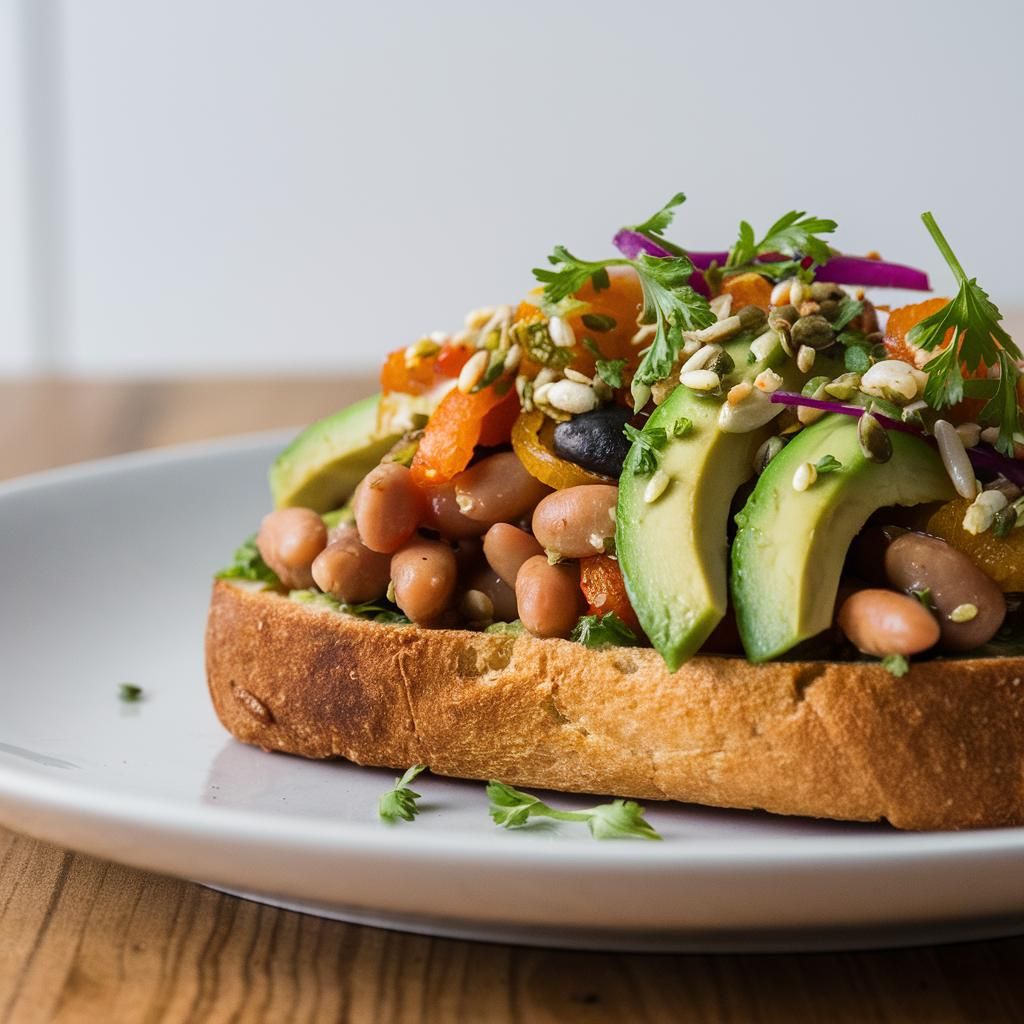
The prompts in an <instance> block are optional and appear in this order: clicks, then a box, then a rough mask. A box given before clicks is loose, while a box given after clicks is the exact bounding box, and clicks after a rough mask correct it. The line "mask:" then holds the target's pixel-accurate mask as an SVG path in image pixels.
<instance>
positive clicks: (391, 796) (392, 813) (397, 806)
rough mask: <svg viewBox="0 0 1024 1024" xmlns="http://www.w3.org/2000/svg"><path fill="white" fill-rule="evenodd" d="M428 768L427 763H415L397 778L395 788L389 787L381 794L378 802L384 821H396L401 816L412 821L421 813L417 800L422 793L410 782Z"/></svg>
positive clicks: (379, 811) (378, 808) (379, 812)
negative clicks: (412, 787)
mask: <svg viewBox="0 0 1024 1024" xmlns="http://www.w3.org/2000/svg"><path fill="white" fill-rule="evenodd" d="M426 769H427V766H426V765H425V764H414V765H413V766H412V767H411V768H410V769H408V771H406V773H405V774H404V775H403V776H402V777H401V778H400V779H395V787H394V789H389V790H388V791H387V792H386V793H385V794H383V796H381V798H380V802H379V803H378V804H377V813H378V814H379V815H380V817H381V818H382V819H383V820H384V821H390V822H396V821H398V819H399V818H401V819H402V820H403V821H412V820H413V818H415V817H416V815H417V814H419V808H418V807H417V806H416V801H417V800H419V798H420V794H419V793H417V792H416V791H415V790H413V789H410V788H409V783H410V782H412V781H413V779H415V778H416V776H417V775H419V774H420V773H421V772H424V771H426Z"/></svg>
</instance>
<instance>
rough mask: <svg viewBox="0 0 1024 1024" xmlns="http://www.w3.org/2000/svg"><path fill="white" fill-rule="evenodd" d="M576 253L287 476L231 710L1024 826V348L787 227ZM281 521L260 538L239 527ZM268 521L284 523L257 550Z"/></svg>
mask: <svg viewBox="0 0 1024 1024" xmlns="http://www.w3.org/2000/svg"><path fill="white" fill-rule="evenodd" d="M682 201H683V197H682V196H681V195H679V196H676V197H674V198H673V200H672V201H671V202H670V203H669V204H668V205H667V206H666V207H665V208H663V209H662V210H660V211H659V212H658V213H656V214H655V215H654V216H653V217H651V218H650V219H649V220H647V221H646V222H644V223H643V224H640V225H637V226H635V227H632V228H627V229H623V230H621V231H620V232H619V233H618V234H617V235H616V236H615V244H616V246H617V248H618V250H619V251H620V253H621V255H620V256H616V257H615V258H610V259H601V260H596V261H586V260H582V259H578V258H577V257H576V256H574V255H573V254H572V253H570V252H569V251H568V250H567V249H565V248H562V247H558V248H556V249H555V250H554V253H553V254H552V256H551V257H550V260H549V262H550V266H549V267H548V268H545V269H539V270H536V271H535V276H536V277H537V279H538V281H539V282H540V287H538V288H537V289H536V290H535V291H533V292H531V293H530V294H528V295H527V296H526V297H525V298H524V299H523V300H522V301H521V302H519V304H518V305H510V306H498V307H494V308H487V309H480V310H477V311H475V312H472V313H470V314H469V315H468V316H467V317H466V323H465V327H464V329H462V330H460V331H459V332H458V333H455V334H452V335H448V334H441V333H436V334H431V335H429V336H427V337H424V338H422V339H420V340H418V341H415V342H414V343H412V344H410V345H408V346H407V347H403V348H400V349H398V350H397V351H395V352H392V353H391V355H390V356H389V357H388V359H387V361H386V363H385V365H384V368H383V370H382V372H381V389H380V395H379V396H375V397H370V398H367V399H365V400H364V401H361V402H359V403H357V404H356V405H354V406H352V407H350V408H348V409H345V410H343V411H341V412H339V413H337V414H336V415H334V416H331V417H329V418H328V419H325V420H323V421H322V422H320V423H317V424H315V425H313V426H311V427H310V428H308V429H307V430H306V431H305V432H304V433H302V434H301V435H300V436H299V437H298V438H297V439H296V440H295V441H294V442H293V443H292V444H291V445H290V446H289V447H288V448H287V449H286V450H285V451H283V452H282V453H281V454H280V456H279V457H278V458H277V460H276V462H275V463H274V464H273V466H272V468H271V470H270V484H271V491H272V495H273V503H274V510H273V511H271V512H270V513H269V514H268V515H267V516H266V518H265V519H264V520H263V522H262V525H261V526H260V527H259V532H258V533H257V534H256V535H255V537H254V538H253V539H252V540H250V541H248V542H247V543H246V544H245V545H243V546H242V548H240V549H239V551H238V553H237V555H236V559H235V563H234V565H233V566H232V567H231V568H229V569H227V570H225V571H224V572H222V573H220V574H219V576H218V580H217V582H216V583H215V586H214V593H213V601H212V606H211V609H210V616H209V625H208V632H207V666H208V674H209V684H210V691H211V694H212V697H213V701H214V704H215V706H216V709H217V713H218V714H219V716H220V718H221V720H222V722H223V723H224V725H225V726H226V727H227V728H228V729H229V730H230V731H231V732H232V733H233V734H234V735H235V736H236V737H237V738H239V739H240V740H243V741H245V742H247V743H254V744H258V745H259V746H261V747H264V748H267V749H269V750H281V751H288V752H290V753H294V754H300V755H303V756H306V757H313V758H327V757H342V758H347V759H349V760H351V761H354V762H356V763H359V764H367V765H386V766H391V767H395V768H406V767H408V766H410V765H414V764H425V765H428V766H429V767H430V768H431V769H432V770H433V771H434V772H437V773H441V774H445V775H453V776H459V777H465V778H478V779H487V778H500V779H502V780H504V781H505V782H507V783H510V784H512V785H528V786H539V787H544V788H548V789H555V790H571V791H579V792H590V793H602V794H611V795H614V796H622V797H644V798H648V799H667V800H679V801H690V802H697V803H702V804H711V805H718V806H726V807H743V808H763V809H766V810H768V811H773V812H777V813H783V814H803V815H814V816H820V817H829V818H846V819H859V820H876V819H886V820H888V821H889V822H891V823H892V824H893V825H896V826H898V827H900V828H910V829H926V828H962V827H971V826H994V825H1004V824H1021V823H1024V686H1022V685H1021V680H1022V678H1024V620H1022V619H1021V613H1020V611H1019V605H1020V599H1019V596H1018V595H1019V594H1020V593H1022V592H1024V531H1022V530H1019V529H1017V527H1018V526H1021V525H1024V497H1022V487H1024V461H1022V459H1024V433H1022V428H1021V422H1020V412H1019V406H1020V400H1019V394H1020V387H1019V383H1020V377H1021V374H1020V369H1019V361H1020V360H1021V358H1022V356H1021V352H1020V350H1019V349H1018V348H1017V346H1016V345H1015V344H1014V342H1013V341H1012V339H1011V338H1010V337H1009V335H1008V334H1007V333H1006V331H1005V329H1004V328H1003V327H1002V326H1001V324H1000V319H1001V317H1000V313H999V311H998V310H997V309H996V307H995V306H994V305H993V304H992V302H991V301H990V300H989V298H988V296H987V295H986V293H985V292H984V291H983V290H982V289H981V287H980V286H979V285H978V284H977V283H976V281H975V280H974V279H971V278H968V277H967V275H966V273H965V272H964V271H963V269H962V268H961V266H960V264H959V262H958V261H957V259H956V257H955V256H954V255H953V253H952V251H951V249H950V247H949V245H948V244H947V242H946V240H945V239H944V237H943V236H942V234H941V233H940V231H939V229H938V226H937V225H936V223H935V221H934V219H933V218H932V217H931V215H930V214H926V215H925V216H924V218H923V219H924V221H925V224H926V226H927V228H928V229H929V231H930V232H931V234H932V236H933V238H934V239H935V241H936V243H937V245H938V247H939V249H940V251H941V252H942V255H943V256H944V257H945V260H946V262H947V263H948V265H949V267H950V269H951V271H952V273H953V275H954V277H955V284H954V287H955V289H956V292H955V295H954V297H953V298H952V300H950V299H946V298H928V299H926V300H925V301H922V302H918V303H915V304H913V305H907V306H902V307H900V308H897V309H892V310H889V309H888V307H887V306H885V305H883V304H881V302H882V301H884V293H876V292H872V293H871V295H872V299H871V300H869V299H868V298H867V297H866V296H865V292H864V289H865V288H897V289H904V290H906V289H916V290H920V291H927V290H928V289H929V285H928V282H927V279H926V278H925V276H924V275H923V274H922V273H920V272H919V271H916V270H913V269H912V268H909V267H904V266H900V265H897V264H892V263H886V262H883V261H882V260H880V259H879V258H878V257H877V256H873V255H872V256H867V257H852V256H845V255H841V254H840V253H838V252H837V251H836V250H834V249H833V248H831V247H830V245H829V244H828V242H826V241H825V240H824V239H823V236H826V235H829V234H830V233H831V232H833V231H834V229H835V227H836V225H835V222H834V221H831V220H825V219H819V218H815V217H809V216H806V215H804V214H802V213H796V212H793V213H789V214H787V215H786V216H784V217H782V218H780V220H779V221H778V222H777V223H776V224H774V225H772V227H771V228H770V229H769V230H768V231H767V232H766V233H765V234H764V236H763V237H759V236H758V235H757V233H755V231H754V230H753V229H752V228H751V227H750V225H749V224H747V223H745V222H744V223H742V224H741V225H740V231H739V238H738V240H737V242H736V244H735V245H734V246H733V247H732V249H730V250H729V251H728V252H727V253H726V252H721V253H697V252H688V251H686V250H684V249H682V248H680V247H679V246H678V245H675V244H673V243H672V242H670V241H668V240H667V239H666V238H665V230H666V228H667V227H668V226H669V224H670V222H671V220H672V215H673V212H674V211H675V208H676V207H678V205H679V204H680V203H681V202H682ZM245 525H246V524H239V526H240V532H242V531H244V528H245ZM252 525H255V524H252Z"/></svg>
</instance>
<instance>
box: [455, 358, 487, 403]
mask: <svg viewBox="0 0 1024 1024" xmlns="http://www.w3.org/2000/svg"><path fill="white" fill-rule="evenodd" d="M489 361H490V356H489V354H488V353H487V352H485V351H484V350H483V349H481V350H480V351H479V352H474V353H473V354H472V355H471V356H470V357H469V359H468V360H467V362H466V365H465V366H463V368H462V370H461V371H460V372H459V381H458V388H459V390H460V391H461V392H462V393H463V394H465V395H468V394H469V393H470V392H471V391H472V390H473V388H475V387H476V386H477V384H479V383H480V380H481V378H482V377H483V375H484V373H485V372H486V370H487V363H488V362H489Z"/></svg>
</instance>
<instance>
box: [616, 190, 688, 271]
mask: <svg viewBox="0 0 1024 1024" xmlns="http://www.w3.org/2000/svg"><path fill="white" fill-rule="evenodd" d="M685 202H686V196H685V195H684V194H683V193H682V192H677V193H676V194H675V195H674V196H673V197H672V198H671V199H670V200H669V201H668V202H667V203H666V204H665V205H664V206H663V207H662V208H661V209H660V210H657V211H656V212H655V213H652V214H651V215H650V217H648V218H647V220H645V221H642V222H641V223H640V224H631V225H629V226H628V227H627V228H626V229H625V230H626V231H635V232H636V233H637V234H638V235H644V236H646V237H647V238H649V239H650V240H651V241H652V242H654V243H655V245H660V246H661V248H662V249H664V250H665V251H666V252H669V253H671V254H672V255H673V256H685V255H686V250H685V249H683V248H681V247H680V246H678V245H676V244H675V243H674V242H670V241H669V240H668V239H667V238H666V237H665V229H666V228H667V227H669V226H670V225H671V223H672V221H673V220H675V216H676V207H677V206H682V205H683V203H685Z"/></svg>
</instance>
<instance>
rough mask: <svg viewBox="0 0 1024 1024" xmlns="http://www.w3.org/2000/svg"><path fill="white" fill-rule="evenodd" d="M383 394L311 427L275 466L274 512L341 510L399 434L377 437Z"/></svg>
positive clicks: (272, 484) (272, 478) (272, 481)
mask: <svg viewBox="0 0 1024 1024" xmlns="http://www.w3.org/2000/svg"><path fill="white" fill-rule="evenodd" d="M379 400H380V396H379V395H372V396H370V397H369V398H364V399H362V400H361V401H359V402H356V403H355V404H353V405H350V406H348V407H347V408H345V409H342V410H341V411H340V412H336V413H334V414H333V415H331V416H328V417H326V418H325V419H322V420H320V421H318V422H317V423H314V424H312V425H311V426H309V427H307V428H306V429H305V430H304V431H303V432H302V433H301V434H299V436H298V437H297V438H295V440H294V441H292V443H291V444H290V445H288V447H287V448H285V450H284V451H283V452H281V454H280V455H278V457H277V458H276V459H275V460H274V464H273V465H272V466H271V467H270V493H271V495H272V496H273V499H274V507H275V508H283V507H285V506H289V505H301V506H303V507H305V508H311V509H313V511H315V512H329V511H330V510H331V509H335V508H337V507H338V506H339V505H341V504H342V502H344V500H345V499H346V498H347V497H348V496H349V494H351V493H352V491H353V490H355V486H356V484H357V483H359V481H360V480H362V478H363V477H364V476H366V474H367V473H369V472H370V470H371V469H373V467H374V466H376V465H377V463H378V462H380V460H381V459H382V458H383V457H384V455H385V454H386V453H387V451H388V450H389V449H390V448H391V446H392V445H393V444H394V443H395V442H396V441H397V440H398V437H399V436H400V435H398V434H387V435H385V436H380V435H378V433H377V406H378V403H379Z"/></svg>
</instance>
